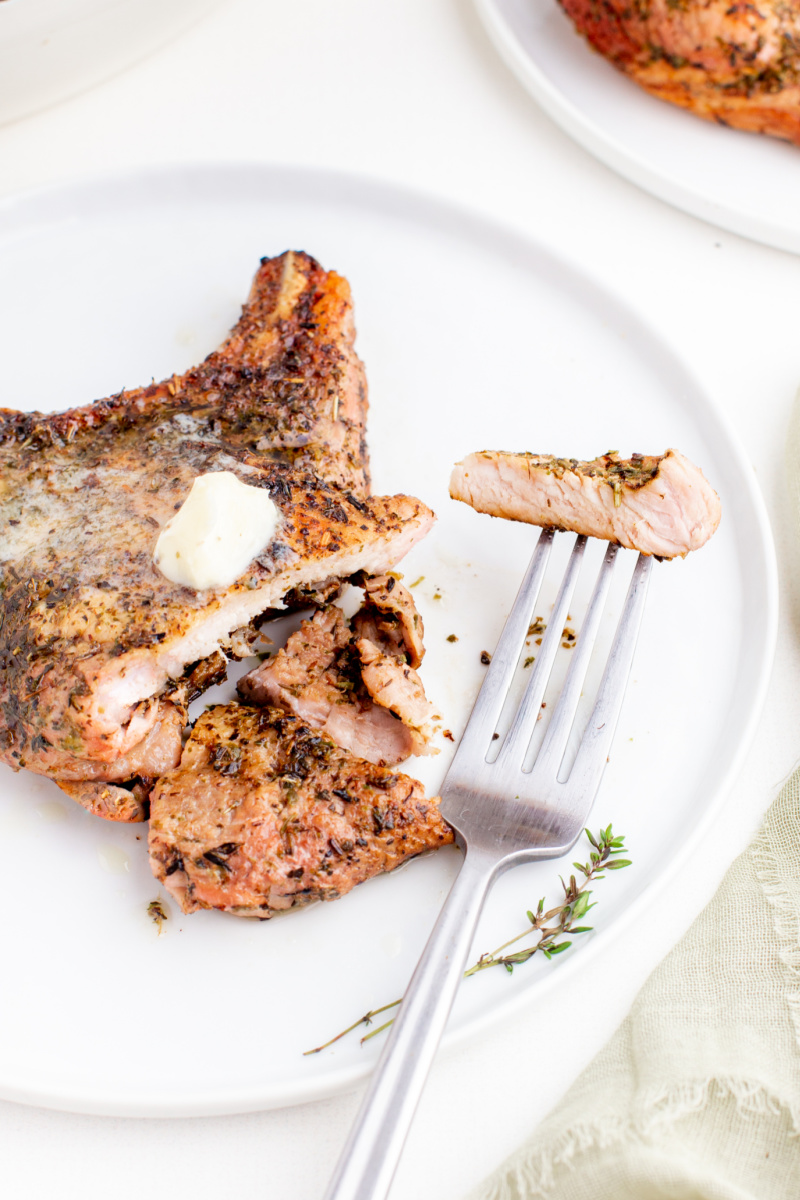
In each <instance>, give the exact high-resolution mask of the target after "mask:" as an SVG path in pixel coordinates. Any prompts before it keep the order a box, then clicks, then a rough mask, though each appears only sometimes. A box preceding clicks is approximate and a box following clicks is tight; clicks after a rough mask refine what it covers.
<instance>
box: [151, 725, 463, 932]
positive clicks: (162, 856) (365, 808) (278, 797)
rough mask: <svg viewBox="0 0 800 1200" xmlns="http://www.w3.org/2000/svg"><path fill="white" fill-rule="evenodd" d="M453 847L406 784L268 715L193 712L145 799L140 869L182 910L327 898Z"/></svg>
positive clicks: (433, 809) (432, 810) (258, 909)
mask: <svg viewBox="0 0 800 1200" xmlns="http://www.w3.org/2000/svg"><path fill="white" fill-rule="evenodd" d="M452 840H453V834H452V831H451V830H450V829H449V827H448V826H447V825H446V824H445V822H444V821H443V820H442V818H441V816H440V815H439V810H438V807H437V802H436V801H435V800H433V801H432V800H428V799H426V797H425V793H424V791H423V788H422V785H421V784H419V783H417V781H416V780H415V779H410V778H409V777H408V776H407V775H401V774H398V773H395V772H392V771H391V770H389V769H387V768H385V767H379V766H374V765H373V764H371V763H368V762H365V761H364V760H363V759H360V758H356V756H355V755H353V754H350V753H348V752H347V751H345V750H342V749H341V748H340V747H338V746H336V745H335V744H334V743H333V742H332V741H331V740H330V739H329V738H327V737H325V736H324V735H323V734H320V733H318V732H317V731H315V730H312V729H311V727H310V726H309V725H308V724H307V723H306V722H304V721H303V720H302V719H300V718H299V717H296V716H290V715H288V714H287V713H286V712H284V711H282V710H280V709H275V708H260V709H259V708H248V707H246V706H244V705H238V704H230V705H219V706H217V707H216V708H213V709H211V710H210V711H209V712H206V713H204V715H203V716H202V717H200V719H199V720H198V721H197V723H196V725H195V727H194V729H193V730H192V734H191V737H190V738H189V741H188V742H187V744H186V747H185V748H184V751H183V757H182V759H181V763H180V766H179V767H178V768H177V769H176V770H174V771H170V772H168V773H167V774H166V775H164V776H162V778H161V779H160V780H159V781H158V783H157V784H156V786H155V789H154V790H153V793H152V796H151V814H150V836H149V843H150V862H151V865H152V868H153V872H154V874H155V875H156V877H157V878H158V879H159V880H161V882H162V883H163V884H164V886H165V887H166V888H167V889H168V890H169V891H170V892H171V893H172V895H173V896H174V897H175V899H176V900H177V901H178V903H179V904H180V906H181V908H182V909H183V910H184V912H193V911H195V910H196V909H198V908H217V909H223V910H224V911H227V912H233V913H235V914H237V915H249V916H259V917H265V916H271V915H272V914H273V913H274V912H279V911H281V910H284V909H288V908H293V907H295V906H297V905H301V904H307V903H308V902H309V901H311V900H334V899H336V898H337V897H338V896H342V895H344V894H345V893H346V892H349V891H350V890H351V889H352V888H353V887H354V886H355V885H356V884H358V883H361V882H362V881H363V880H365V879H368V878H370V877H371V876H373V875H377V874H379V873H380V872H382V871H390V870H392V868H393V867H396V866H399V864H400V863H401V862H404V861H405V860H406V859H407V858H410V857H411V856H412V855H415V854H419V853H421V852H422V851H424V850H433V849H436V848H437V847H438V846H441V845H443V844H445V843H446V842H451V841H452Z"/></svg>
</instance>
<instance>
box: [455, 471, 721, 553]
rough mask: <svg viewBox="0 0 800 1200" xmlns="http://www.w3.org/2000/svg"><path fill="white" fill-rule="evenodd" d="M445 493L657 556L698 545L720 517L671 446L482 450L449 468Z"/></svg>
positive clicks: (697, 475) (698, 474)
mask: <svg viewBox="0 0 800 1200" xmlns="http://www.w3.org/2000/svg"><path fill="white" fill-rule="evenodd" d="M450 495H451V496H452V497H453V499H454V500H462V501H463V502H464V503H465V504H470V505H471V506H472V507H473V508H475V509H477V511H478V512H482V513H489V514H490V515H491V516H493V517H506V518H507V519H508V520H511V521H527V522H529V523H530V524H532V525H541V526H545V527H547V526H552V527H554V528H556V529H567V530H572V531H573V532H574V533H583V534H586V535H587V536H588V537H597V538H606V539H607V540H608V541H611V542H618V543H619V544H620V545H621V546H627V547H628V548H629V549H631V550H639V551H641V553H642V554H655V555H657V556H658V557H659V558H675V557H676V556H678V555H680V556H683V555H685V554H688V552H689V551H690V550H697V549H698V548H699V547H700V546H702V545H703V544H704V543H705V542H707V541H708V539H709V538H710V537H711V535H712V534H713V533H714V531H715V529H716V528H717V525H718V524H719V519H720V503H719V496H718V495H717V493H716V492H715V491H714V490H713V488H712V487H711V486H710V485H709V483H708V482H707V480H706V479H705V477H704V475H703V473H702V471H701V470H700V469H699V468H698V467H696V466H695V465H694V464H693V463H691V462H689V459H688V458H686V457H685V456H684V455H683V454H679V453H678V452H677V450H668V451H667V452H666V454H662V455H643V454H638V455H634V456H633V457H632V458H630V459H623V458H620V457H619V455H618V454H604V455H602V456H601V457H600V458H594V459H591V460H590V461H589V462H579V461H578V459H575V458H553V456H552V455H549V454H508V453H505V452H503V451H498V450H482V451H480V452H479V453H477V454H470V455H469V457H467V458H465V459H464V460H463V462H460V463H457V464H456V466H455V467H454V468H453V473H452V475H451V477H450Z"/></svg>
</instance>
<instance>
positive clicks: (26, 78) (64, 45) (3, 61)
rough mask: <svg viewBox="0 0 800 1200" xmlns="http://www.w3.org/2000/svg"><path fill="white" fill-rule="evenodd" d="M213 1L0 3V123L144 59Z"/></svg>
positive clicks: (216, 0)
mask: <svg viewBox="0 0 800 1200" xmlns="http://www.w3.org/2000/svg"><path fill="white" fill-rule="evenodd" d="M217 3H219V0H1V2H0V123H2V122H4V121H14V120H17V119H18V118H19V117H26V116H28V114H29V113H34V112H38V111H39V109H42V108H47V107H48V105H51V104H56V103H58V102H59V101H60V100H66V99H67V97H68V96H73V95H74V94H75V93H76V92H82V91H85V90H86V89H87V88H90V87H93V86H94V85H95V84H98V83H101V82H102V81H103V80H105V79H109V78H110V77H111V76H112V75H116V74H117V73H118V72H119V71H122V70H124V69H125V68H126V67H130V66H132V65H133V63H135V62H138V61H139V59H142V58H145V57H146V56H147V55H148V54H151V53H152V52H153V51H154V50H157V49H159V47H160V46H163V45H164V44H165V43H166V42H169V41H171V39H172V38H174V37H177V35H178V34H179V33H182V32H183V31H184V30H185V29H188V28H189V26H190V25H193V24H194V23H195V22H196V21H199V20H200V18H201V17H202V16H204V15H205V14H206V13H207V12H208V11H209V10H210V9H211V8H212V6H213V5H214V4H217Z"/></svg>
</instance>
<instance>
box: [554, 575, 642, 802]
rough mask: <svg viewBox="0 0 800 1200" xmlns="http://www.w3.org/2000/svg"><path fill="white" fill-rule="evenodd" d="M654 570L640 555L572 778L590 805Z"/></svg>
mask: <svg viewBox="0 0 800 1200" xmlns="http://www.w3.org/2000/svg"><path fill="white" fill-rule="evenodd" d="M652 567H653V559H652V558H651V557H649V556H645V555H644V554H640V555H639V558H638V560H637V563H636V566H635V567H634V570H633V576H632V577H631V582H630V587H629V588H628V595H627V597H626V599H625V607H624V608H623V610H622V616H621V617H620V619H619V624H618V626H617V632H616V634H615V636H614V642H613V644H612V646H611V653H610V654H609V656H608V662H607V663H606V668H605V671H604V672H603V678H602V680H601V682H600V690H599V691H598V693H597V700H596V702H595V706H594V709H593V711H592V715H591V717H590V718H589V724H588V725H587V726H586V730H585V731H584V734H583V738H582V740H581V744H580V747H579V749H578V753H577V755H576V758H575V762H574V764H573V767H572V770H571V772H570V775H569V790H570V793H571V794H572V795H575V794H580V795H582V796H584V797H586V799H587V801H589V802H591V800H592V799H593V798H594V794H595V792H596V790H597V788H598V787H599V786H600V780H601V778H602V776H603V771H604V770H605V765H606V758H607V756H608V752H609V750H610V749H611V741H612V739H613V737H614V730H615V729H616V726H617V719H618V717H619V714H620V710H621V708H622V702H623V700H624V698H625V684H626V682H627V679H628V675H629V673H630V669H631V664H632V662H633V655H634V651H635V650H636V641H637V638H638V636H639V626H640V625H641V622H642V614H643V612H644V602H645V599H646V597H647V585H648V583H649V582H650V573H651V570H652Z"/></svg>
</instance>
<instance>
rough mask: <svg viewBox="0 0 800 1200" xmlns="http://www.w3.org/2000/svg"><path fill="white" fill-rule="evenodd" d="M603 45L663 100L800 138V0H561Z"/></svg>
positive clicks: (584, 29)
mask: <svg viewBox="0 0 800 1200" xmlns="http://www.w3.org/2000/svg"><path fill="white" fill-rule="evenodd" d="M560 3H561V5H562V7H563V9H564V11H565V12H566V13H567V15H568V16H569V17H571V19H572V20H573V22H574V23H575V25H576V27H577V29H578V31H579V32H580V33H582V34H584V35H585V37H586V38H587V40H588V41H589V42H590V43H591V45H592V46H594V48H595V49H596V50H598V51H599V52H600V53H601V54H602V55H604V56H605V57H606V58H608V59H610V60H611V62H612V63H613V64H614V65H615V66H616V67H618V68H619V70H621V71H623V72H624V73H625V74H626V75H628V76H629V77H630V78H631V79H633V80H635V82H636V83H638V84H639V85H640V86H641V87H643V88H644V89H645V90H646V91H648V92H650V93H651V94H652V95H654V96H657V97H658V98H659V99H660V100H666V101H668V102H669V103H671V104H677V105H679V106H680V107H681V108H686V109H689V110H690V111H691V112H693V113H695V114H696V115H697V116H699V117H703V118H705V119H706V120H709V121H716V122H717V123H718V124H720V125H731V126H733V127H734V128H736V129H744V130H747V131H749V132H753V133H765V134H769V135H771V136H772V137H778V138H783V139H785V140H786V141H790V142H794V143H795V144H796V145H800V4H798V3H797V0H762V2H761V3H759V4H758V5H756V4H751V3H734V4H731V3H730V0H702V2H701V3H700V2H698V0H646V2H644V3H637V4H633V5H632V4H629V3H628V2H627V0H560Z"/></svg>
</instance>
